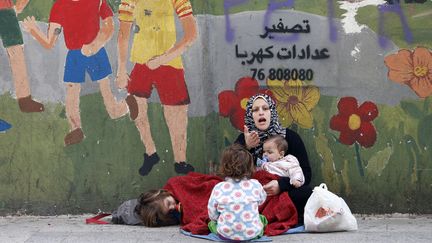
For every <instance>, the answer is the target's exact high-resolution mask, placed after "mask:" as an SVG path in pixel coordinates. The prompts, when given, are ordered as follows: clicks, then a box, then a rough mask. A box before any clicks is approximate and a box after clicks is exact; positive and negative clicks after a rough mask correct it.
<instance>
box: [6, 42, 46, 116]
mask: <svg viewBox="0 0 432 243" xmlns="http://www.w3.org/2000/svg"><path fill="white" fill-rule="evenodd" d="M6 51H7V53H8V56H9V63H10V66H11V70H12V77H13V81H14V86H15V93H16V96H17V99H18V105H19V107H20V110H21V111H22V112H41V111H43V110H44V106H43V105H42V104H41V103H39V102H37V101H34V100H33V99H32V98H31V95H30V86H29V82H28V76H27V66H26V62H25V57H24V47H23V46H22V45H16V46H11V47H8V48H6Z"/></svg>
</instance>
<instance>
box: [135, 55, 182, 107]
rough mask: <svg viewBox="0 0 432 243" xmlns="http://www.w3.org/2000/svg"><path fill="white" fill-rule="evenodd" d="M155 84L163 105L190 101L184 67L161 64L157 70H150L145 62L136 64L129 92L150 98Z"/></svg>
mask: <svg viewBox="0 0 432 243" xmlns="http://www.w3.org/2000/svg"><path fill="white" fill-rule="evenodd" d="M153 85H154V87H155V88H156V90H157V91H158V94H159V98H160V100H161V103H162V104H163V105H186V104H189V103H190V99H189V93H188V90H187V86H186V82H185V78H184V70H183V69H177V68H173V67H171V66H160V67H159V68H157V69H155V70H150V69H149V68H148V67H147V66H146V65H145V64H138V63H137V64H135V66H134V68H133V70H132V72H131V74H130V81H129V83H128V92H129V94H133V95H135V96H138V97H143V98H149V97H150V95H151V92H152V89H153Z"/></svg>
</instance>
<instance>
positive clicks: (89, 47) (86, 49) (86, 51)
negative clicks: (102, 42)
mask: <svg viewBox="0 0 432 243" xmlns="http://www.w3.org/2000/svg"><path fill="white" fill-rule="evenodd" d="M95 49H96V48H95V47H94V45H93V44H92V43H90V44H85V45H83V46H82V48H81V53H82V54H83V55H84V56H86V57H89V56H93V55H94V54H96V50H95Z"/></svg>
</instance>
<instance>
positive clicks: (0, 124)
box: [0, 119, 12, 132]
mask: <svg viewBox="0 0 432 243" xmlns="http://www.w3.org/2000/svg"><path fill="white" fill-rule="evenodd" d="M11 127H12V125H11V124H9V123H7V122H6V121H4V120H2V119H0V132H4V131H6V130H9V129H10V128H11Z"/></svg>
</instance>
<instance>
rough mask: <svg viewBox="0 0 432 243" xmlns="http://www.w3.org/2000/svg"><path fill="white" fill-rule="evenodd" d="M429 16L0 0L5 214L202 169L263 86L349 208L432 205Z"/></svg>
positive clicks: (294, 1)
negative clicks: (253, 96)
mask: <svg viewBox="0 0 432 243" xmlns="http://www.w3.org/2000/svg"><path fill="white" fill-rule="evenodd" d="M71 8H73V9H74V10H73V11H70V10H68V9H71ZM72 13H73V14H72ZM431 15H432V1H427V0H418V1H416V0H412V1H411V0H409V1H408V0H405V1H403V0H401V1H390V0H387V1H386V0H346V1H342V0H340V1H331V0H268V1H266V0H263V1H254V0H224V1H222V0H209V1H201V0H190V1H180V0H179V1H176V0H166V1H158V2H157V3H156V2H155V1H139V0H109V1H106V0H91V1H89V0H86V1H80V0H77V1H75V0H57V1H54V0H38V1H28V0H27V1H26V0H22V1H20V0H17V1H11V0H3V1H2V0H0V38H1V40H2V47H1V48H0V214H10V213H29V214H31V213H35V214H60V213H83V212H97V211H98V210H102V211H103V210H111V209H112V208H114V207H115V206H117V205H118V204H119V202H122V201H124V200H126V199H130V198H133V197H136V195H139V194H140V193H141V192H143V191H145V190H148V189H152V188H159V187H160V186H162V185H164V184H165V182H166V180H167V179H168V178H170V177H172V176H175V175H183V174H186V173H187V172H189V171H198V172H203V173H209V174H212V173H214V171H215V170H216V168H217V165H218V161H219V154H220V152H221V150H222V149H223V148H224V147H226V146H228V145H229V144H232V143H233V142H234V140H235V138H236V137H237V136H238V134H240V132H241V131H243V126H244V115H245V108H246V103H247V100H248V98H249V97H251V96H252V95H254V94H257V93H265V94H268V95H270V96H271V97H272V98H273V99H274V100H275V102H276V109H277V111H278V114H279V117H280V122H281V124H282V126H285V127H289V128H290V129H292V130H294V131H296V132H297V133H298V134H299V135H300V136H301V137H302V139H303V141H304V142H305V145H306V149H307V151H308V154H309V157H310V161H311V166H312V174H313V176H312V185H319V184H320V183H321V182H325V183H326V184H327V186H328V187H329V189H330V190H332V191H333V192H335V193H337V194H338V195H340V196H342V197H344V198H345V199H346V201H347V203H348V204H349V205H350V208H351V210H352V211H353V212H356V213H394V212H400V213H431V209H430V206H429V205H430V202H429V201H430V199H431V196H430V195H431V194H432V186H431V183H430V181H431V180H432V172H431V171H432V170H431V168H432V162H431V161H432V152H431V151H432V139H431V137H432V136H430V134H432V102H431V97H430V96H431V94H432V26H431V25H430V20H429V19H430V18H431ZM84 43H86V44H84Z"/></svg>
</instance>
